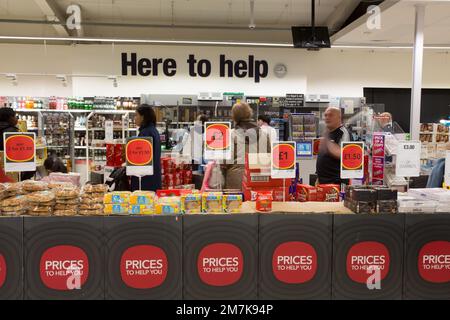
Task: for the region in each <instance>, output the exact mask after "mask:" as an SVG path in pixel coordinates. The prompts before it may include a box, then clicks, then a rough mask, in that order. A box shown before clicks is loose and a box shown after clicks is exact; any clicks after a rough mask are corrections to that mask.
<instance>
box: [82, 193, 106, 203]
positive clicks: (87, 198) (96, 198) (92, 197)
mask: <svg viewBox="0 0 450 320" xmlns="http://www.w3.org/2000/svg"><path fill="white" fill-rule="evenodd" d="M104 196H105V195H104V194H103V193H82V194H81V195H80V202H81V203H103V198H104Z"/></svg>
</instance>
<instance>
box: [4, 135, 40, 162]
mask: <svg viewBox="0 0 450 320" xmlns="http://www.w3.org/2000/svg"><path fill="white" fill-rule="evenodd" d="M34 154H35V151H34V140H33V138H32V137H31V136H27V135H21V134H17V135H13V136H10V137H8V138H6V140H5V155H6V159H8V160H9V161H11V162H27V161H30V160H32V159H33V158H34Z"/></svg>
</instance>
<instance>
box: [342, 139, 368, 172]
mask: <svg viewBox="0 0 450 320" xmlns="http://www.w3.org/2000/svg"><path fill="white" fill-rule="evenodd" d="M363 161H364V157H363V149H362V147H361V146H360V145H358V144H347V145H345V146H344V147H343V148H342V166H343V167H344V168H345V169H347V170H357V169H360V168H361V166H362V164H363Z"/></svg>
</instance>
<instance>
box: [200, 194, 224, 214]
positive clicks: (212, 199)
mask: <svg viewBox="0 0 450 320" xmlns="http://www.w3.org/2000/svg"><path fill="white" fill-rule="evenodd" d="M222 202H223V194H222V192H205V193H203V194H202V211H203V212H205V213H222V212H223V208H222V207H223V203H222Z"/></svg>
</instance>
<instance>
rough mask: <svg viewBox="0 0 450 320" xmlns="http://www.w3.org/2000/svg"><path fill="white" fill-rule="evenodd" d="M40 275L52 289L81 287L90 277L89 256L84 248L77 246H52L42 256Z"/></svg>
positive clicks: (61, 289) (62, 289)
mask: <svg viewBox="0 0 450 320" xmlns="http://www.w3.org/2000/svg"><path fill="white" fill-rule="evenodd" d="M40 276H41V280H42V282H43V283H44V285H45V286H46V287H47V288H50V289H54V290H60V291H68V290H74V289H81V287H82V286H83V285H84V284H85V283H86V281H87V279H88V277H89V260H88V257H87V255H86V253H85V252H84V251H83V249H81V248H79V247H76V246H69V245H61V246H55V247H51V248H49V249H47V250H46V251H45V252H44V253H43V254H42V256H41V261H40Z"/></svg>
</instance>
